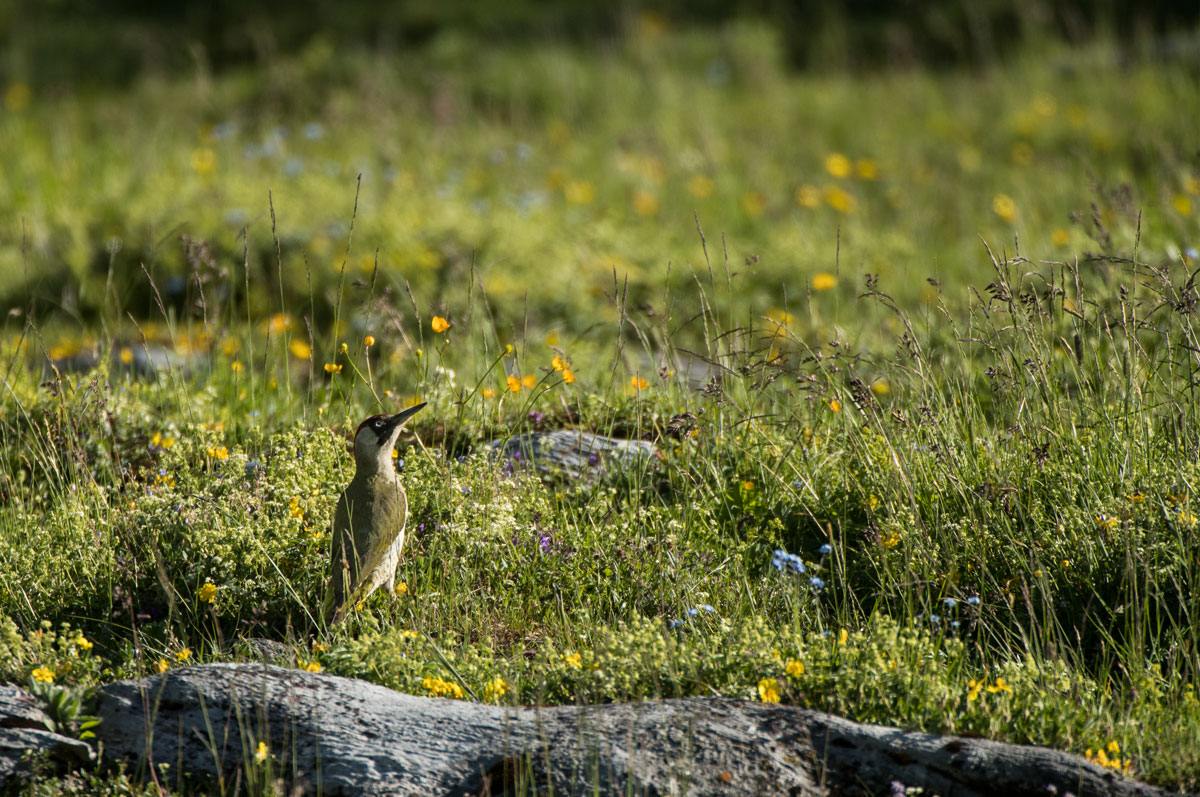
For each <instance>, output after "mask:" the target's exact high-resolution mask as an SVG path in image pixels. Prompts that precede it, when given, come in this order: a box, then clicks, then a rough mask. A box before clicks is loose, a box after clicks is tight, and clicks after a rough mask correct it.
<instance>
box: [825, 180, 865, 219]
mask: <svg viewBox="0 0 1200 797" xmlns="http://www.w3.org/2000/svg"><path fill="white" fill-rule="evenodd" d="M825 202H826V203H827V204H828V205H829V207H831V208H833V209H834V210H836V211H837V212H838V213H853V212H854V211H855V210H856V209H857V208H858V200H857V199H855V198H854V195H853V194H851V193H850V192H849V191H847V190H846V189H844V188H842V187H841V186H837V185H831V186H829V187H827V188H826V189H825Z"/></svg>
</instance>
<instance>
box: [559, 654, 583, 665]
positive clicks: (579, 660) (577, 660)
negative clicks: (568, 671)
mask: <svg viewBox="0 0 1200 797" xmlns="http://www.w3.org/2000/svg"><path fill="white" fill-rule="evenodd" d="M562 660H563V662H564V663H565V664H567V666H569V667H575V668H577V669H578V668H580V667H582V666H583V657H582V656H580V655H579V653H571V654H568V655H566V656H563V657H562Z"/></svg>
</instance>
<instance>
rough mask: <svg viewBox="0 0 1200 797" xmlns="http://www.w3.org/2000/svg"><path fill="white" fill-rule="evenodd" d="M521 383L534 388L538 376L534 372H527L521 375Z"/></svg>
mask: <svg viewBox="0 0 1200 797" xmlns="http://www.w3.org/2000/svg"><path fill="white" fill-rule="evenodd" d="M521 384H522V385H524V386H525V387H528V388H532V387H533V386H534V385H536V384H537V377H536V376H534V375H533V374H525V376H523V377H521Z"/></svg>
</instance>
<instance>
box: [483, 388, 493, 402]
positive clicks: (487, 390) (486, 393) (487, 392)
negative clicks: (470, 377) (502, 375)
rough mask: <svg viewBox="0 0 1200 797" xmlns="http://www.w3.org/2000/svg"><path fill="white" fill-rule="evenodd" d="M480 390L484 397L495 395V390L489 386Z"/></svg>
mask: <svg viewBox="0 0 1200 797" xmlns="http://www.w3.org/2000/svg"><path fill="white" fill-rule="evenodd" d="M482 392H483V397H484V398H485V399H489V398H495V397H496V391H495V390H492V389H491V388H490V387H485V388H484V389H483V391H482Z"/></svg>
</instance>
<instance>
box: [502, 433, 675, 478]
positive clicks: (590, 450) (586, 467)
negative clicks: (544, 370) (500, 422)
mask: <svg viewBox="0 0 1200 797" xmlns="http://www.w3.org/2000/svg"><path fill="white" fill-rule="evenodd" d="M487 450H488V452H489V454H490V455H491V456H494V457H499V458H502V459H504V460H506V461H508V462H510V463H512V464H513V465H514V466H518V467H520V466H530V467H533V468H535V469H536V470H537V471H538V472H539V473H541V474H543V475H561V476H564V477H566V478H568V479H572V480H580V479H593V478H596V477H598V476H600V475H601V474H603V473H604V472H605V470H606V469H609V468H612V467H613V466H619V467H628V466H632V465H638V464H645V463H653V462H654V461H655V457H656V456H657V454H658V449H657V448H655V446H654V444H653V443H650V442H648V441H645V440H621V439H618V438H615V437H605V436H603V435H598V434H592V433H591V432H584V431H580V430H577V429H557V430H555V431H553V432H533V433H530V434H522V435H517V436H516V437H511V438H507V439H504V440H493V441H492V442H490V443H488V444H487Z"/></svg>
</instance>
